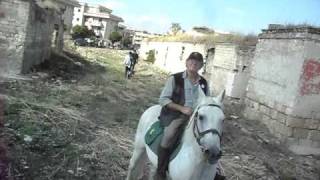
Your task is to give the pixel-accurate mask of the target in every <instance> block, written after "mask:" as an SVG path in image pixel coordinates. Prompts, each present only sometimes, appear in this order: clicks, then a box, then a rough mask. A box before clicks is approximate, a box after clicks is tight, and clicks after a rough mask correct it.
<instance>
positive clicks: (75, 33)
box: [72, 25, 95, 39]
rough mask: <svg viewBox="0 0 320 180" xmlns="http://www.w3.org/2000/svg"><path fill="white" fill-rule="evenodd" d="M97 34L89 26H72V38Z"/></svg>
mask: <svg viewBox="0 0 320 180" xmlns="http://www.w3.org/2000/svg"><path fill="white" fill-rule="evenodd" d="M92 36H95V33H94V32H93V31H92V30H89V29H88V28H87V26H79V25H76V26H74V27H73V28H72V38H73V39H77V38H89V37H92Z"/></svg>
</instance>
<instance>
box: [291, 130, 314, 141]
mask: <svg viewBox="0 0 320 180" xmlns="http://www.w3.org/2000/svg"><path fill="white" fill-rule="evenodd" d="M309 131H310V130H308V129H303V128H293V137H295V138H299V139H307V138H308V136H309Z"/></svg>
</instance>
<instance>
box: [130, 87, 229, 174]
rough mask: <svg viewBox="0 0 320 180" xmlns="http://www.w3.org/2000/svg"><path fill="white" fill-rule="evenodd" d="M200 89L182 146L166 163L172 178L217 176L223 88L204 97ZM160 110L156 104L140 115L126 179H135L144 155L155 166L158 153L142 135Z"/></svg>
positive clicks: (222, 117)
mask: <svg viewBox="0 0 320 180" xmlns="http://www.w3.org/2000/svg"><path fill="white" fill-rule="evenodd" d="M199 92H200V93H199V98H198V105H197V107H196V108H195V111H194V112H193V114H192V116H191V118H190V121H189V124H188V126H187V127H186V129H185V132H184V134H183V136H182V140H181V143H182V146H181V149H180V151H179V153H178V154H177V156H176V157H175V158H174V159H173V160H171V161H170V163H169V167H168V172H169V177H170V178H171V179H172V180H213V179H214V177H215V175H216V169H217V162H218V159H219V158H220V157H221V150H220V141H221V133H222V123H223V120H224V113H223V108H222V100H223V98H224V94H225V91H223V92H222V93H220V95H219V96H217V97H206V96H205V95H204V94H203V93H202V90H199ZM160 110H161V106H160V105H155V106H152V107H150V108H149V109H147V110H146V111H145V112H144V113H143V114H142V116H141V119H140V121H139V124H138V128H137V132H136V136H135V142H134V152H133V155H132V157H131V160H130V165H129V170H128V176H127V180H136V179H138V176H137V175H136V173H137V172H135V173H134V170H136V169H137V167H139V166H138V165H139V159H141V158H142V156H143V155H145V154H147V157H148V158H149V160H150V162H151V163H152V165H153V166H154V168H155V167H157V160H158V158H157V155H156V154H155V153H153V151H152V150H151V149H150V148H149V147H148V145H147V144H146V143H145V140H144V136H145V134H146V133H147V131H148V129H149V128H150V127H151V125H152V124H153V123H154V122H156V121H157V120H158V116H159V114H160ZM140 166H141V165H140Z"/></svg>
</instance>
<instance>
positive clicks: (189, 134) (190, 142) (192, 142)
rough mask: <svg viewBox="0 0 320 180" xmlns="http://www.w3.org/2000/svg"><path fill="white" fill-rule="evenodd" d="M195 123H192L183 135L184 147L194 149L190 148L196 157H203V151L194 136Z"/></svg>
mask: <svg viewBox="0 0 320 180" xmlns="http://www.w3.org/2000/svg"><path fill="white" fill-rule="evenodd" d="M194 123H195V122H194V121H192V122H191V123H190V124H189V125H188V127H187V128H186V130H185V132H184V134H183V139H182V140H183V141H182V143H183V145H187V146H188V147H192V148H190V150H192V151H194V152H192V153H194V154H195V155H199V156H202V151H201V149H200V146H199V144H198V143H197V140H196V138H195V137H194V134H193V126H194Z"/></svg>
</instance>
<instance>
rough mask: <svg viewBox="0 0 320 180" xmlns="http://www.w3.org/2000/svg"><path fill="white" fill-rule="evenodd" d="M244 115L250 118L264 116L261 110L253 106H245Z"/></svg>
mask: <svg viewBox="0 0 320 180" xmlns="http://www.w3.org/2000/svg"><path fill="white" fill-rule="evenodd" d="M243 115H244V117H246V118H247V119H249V120H261V118H262V116H261V114H260V113H259V112H257V111H255V110H253V109H252V108H249V107H245V109H244V111H243Z"/></svg>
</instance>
